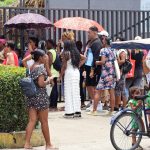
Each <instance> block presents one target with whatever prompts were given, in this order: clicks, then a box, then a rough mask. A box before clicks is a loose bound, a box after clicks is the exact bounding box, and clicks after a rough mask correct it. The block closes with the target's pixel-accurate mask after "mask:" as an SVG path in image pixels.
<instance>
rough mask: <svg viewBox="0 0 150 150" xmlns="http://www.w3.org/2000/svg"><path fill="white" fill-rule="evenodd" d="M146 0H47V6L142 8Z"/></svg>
mask: <svg viewBox="0 0 150 150" xmlns="http://www.w3.org/2000/svg"><path fill="white" fill-rule="evenodd" d="M144 1H146V0H46V7H47V8H56V9H68V8H70V9H89V8H90V9H100V10H140V9H141V3H143V5H144ZM147 1H149V0H147ZM145 3H147V2H145Z"/></svg>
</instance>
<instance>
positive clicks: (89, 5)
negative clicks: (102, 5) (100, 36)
mask: <svg viewBox="0 0 150 150" xmlns="http://www.w3.org/2000/svg"><path fill="white" fill-rule="evenodd" d="M90 9H91V0H88V18H89V19H90Z"/></svg>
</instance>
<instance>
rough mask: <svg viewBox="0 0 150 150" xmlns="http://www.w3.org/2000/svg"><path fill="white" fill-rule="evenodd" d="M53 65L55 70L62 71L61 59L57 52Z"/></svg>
mask: <svg viewBox="0 0 150 150" xmlns="http://www.w3.org/2000/svg"><path fill="white" fill-rule="evenodd" d="M53 67H54V69H55V70H57V71H61V60H60V57H59V56H58V54H57V53H56V59H55V61H54V62H53Z"/></svg>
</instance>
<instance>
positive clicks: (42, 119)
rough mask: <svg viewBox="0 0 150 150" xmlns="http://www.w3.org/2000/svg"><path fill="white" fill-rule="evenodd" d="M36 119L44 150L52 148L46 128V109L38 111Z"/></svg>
mask: <svg viewBox="0 0 150 150" xmlns="http://www.w3.org/2000/svg"><path fill="white" fill-rule="evenodd" d="M38 117H39V120H40V122H41V127H42V132H43V135H44V138H45V142H46V148H52V144H51V140H50V133H49V127H48V109H46V110H43V111H39V112H38Z"/></svg>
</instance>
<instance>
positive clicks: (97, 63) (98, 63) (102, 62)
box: [95, 56, 107, 65]
mask: <svg viewBox="0 0 150 150" xmlns="http://www.w3.org/2000/svg"><path fill="white" fill-rule="evenodd" d="M106 59H107V58H106V57H105V56H102V57H101V60H100V61H96V62H95V64H96V65H104V64H105V62H106Z"/></svg>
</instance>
